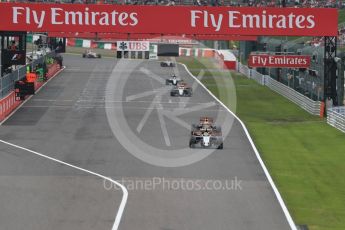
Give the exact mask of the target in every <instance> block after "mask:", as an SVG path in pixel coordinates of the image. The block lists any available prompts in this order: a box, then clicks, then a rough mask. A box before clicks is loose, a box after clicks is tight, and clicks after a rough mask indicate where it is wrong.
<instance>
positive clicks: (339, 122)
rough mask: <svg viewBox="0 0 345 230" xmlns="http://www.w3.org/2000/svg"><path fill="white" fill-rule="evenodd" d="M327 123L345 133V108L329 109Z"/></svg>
mask: <svg viewBox="0 0 345 230" xmlns="http://www.w3.org/2000/svg"><path fill="white" fill-rule="evenodd" d="M327 123H328V124H329V125H331V126H333V127H335V128H337V129H339V130H340V131H342V132H344V133H345V106H341V107H333V108H330V109H328V110H327Z"/></svg>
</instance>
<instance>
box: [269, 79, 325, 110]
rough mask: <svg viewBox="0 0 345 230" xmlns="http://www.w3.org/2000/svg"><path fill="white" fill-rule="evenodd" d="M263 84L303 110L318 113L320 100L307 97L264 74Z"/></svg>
mask: <svg viewBox="0 0 345 230" xmlns="http://www.w3.org/2000/svg"><path fill="white" fill-rule="evenodd" d="M265 81H266V82H265V85H266V86H268V87H269V88H270V89H272V90H273V91H275V92H277V93H279V94H280V95H282V96H284V97H286V98H287V99H289V100H290V101H292V102H294V103H295V104H297V105H298V106H300V107H301V108H302V109H304V110H305V111H307V112H309V113H311V114H313V115H317V116H319V115H320V108H321V102H320V101H313V100H312V99H310V98H309V97H306V96H304V95H303V94H301V93H299V92H297V91H296V90H294V89H292V88H290V87H288V86H286V85H284V84H282V83H280V82H278V81H276V80H274V79H273V78H271V77H269V76H266V80H265Z"/></svg>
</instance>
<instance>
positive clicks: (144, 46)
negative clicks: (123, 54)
mask: <svg viewBox="0 0 345 230" xmlns="http://www.w3.org/2000/svg"><path fill="white" fill-rule="evenodd" d="M116 48H117V51H149V50H150V43H149V42H147V41H117V42H116Z"/></svg>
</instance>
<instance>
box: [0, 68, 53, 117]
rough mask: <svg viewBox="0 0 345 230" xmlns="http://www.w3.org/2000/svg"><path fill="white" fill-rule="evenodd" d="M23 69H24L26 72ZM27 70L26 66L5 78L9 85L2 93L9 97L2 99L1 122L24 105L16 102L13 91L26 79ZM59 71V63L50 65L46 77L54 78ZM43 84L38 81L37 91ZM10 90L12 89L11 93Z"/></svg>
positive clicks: (0, 105) (0, 101)
mask: <svg viewBox="0 0 345 230" xmlns="http://www.w3.org/2000/svg"><path fill="white" fill-rule="evenodd" d="M22 69H24V71H23V70H22ZM25 70H26V68H25V66H24V67H22V68H20V69H18V70H16V71H14V72H12V73H11V74H8V75H6V76H5V77H4V81H6V83H7V85H6V87H5V90H4V89H3V90H2V91H1V93H3V92H7V95H6V96H5V97H3V98H2V99H0V121H3V120H4V119H5V118H6V117H7V116H8V115H10V114H11V113H12V112H13V111H14V110H15V109H16V108H17V107H18V106H19V105H20V104H21V103H22V101H16V96H15V92H14V90H13V89H14V82H15V81H17V80H21V79H23V78H24V77H25V73H26V71H25ZM59 70H60V66H59V65H58V64H57V63H53V64H50V65H48V70H47V71H48V72H47V75H46V76H47V79H50V78H52V77H54V76H55V75H56V73H57V72H58V71H59ZM4 81H1V83H3V82H4ZM7 81H8V82H7ZM43 84H44V82H38V81H36V82H35V90H37V89H39V88H41V87H42V86H43ZM1 86H2V85H1ZM8 89H10V91H9V90H8Z"/></svg>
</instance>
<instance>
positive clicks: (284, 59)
mask: <svg viewBox="0 0 345 230" xmlns="http://www.w3.org/2000/svg"><path fill="white" fill-rule="evenodd" d="M248 65H249V66H250V67H272V68H309V66H310V56H302V55H268V54H251V55H249V60H248Z"/></svg>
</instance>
